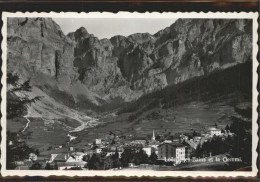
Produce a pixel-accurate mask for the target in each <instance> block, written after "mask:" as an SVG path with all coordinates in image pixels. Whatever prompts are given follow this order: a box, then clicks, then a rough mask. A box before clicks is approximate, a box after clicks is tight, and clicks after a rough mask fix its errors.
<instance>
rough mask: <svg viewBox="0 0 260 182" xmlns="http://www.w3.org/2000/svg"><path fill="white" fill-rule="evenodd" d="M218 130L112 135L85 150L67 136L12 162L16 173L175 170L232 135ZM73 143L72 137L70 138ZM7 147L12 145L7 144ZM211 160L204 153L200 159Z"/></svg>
mask: <svg viewBox="0 0 260 182" xmlns="http://www.w3.org/2000/svg"><path fill="white" fill-rule="evenodd" d="M227 129H228V128H227V127H226V128H225V129H219V128H218V127H216V126H214V127H209V128H208V129H207V131H206V132H205V133H197V132H196V131H193V132H189V133H185V134H180V135H178V137H173V136H171V135H169V136H165V135H160V134H159V133H157V134H155V131H152V132H151V133H152V137H151V138H145V137H143V138H142V137H133V136H132V135H129V136H123V137H122V136H120V135H116V134H114V133H112V132H111V133H110V134H111V138H112V139H111V138H110V139H109V140H108V139H107V138H106V139H105V138H104V139H103V138H97V139H95V141H93V142H92V143H89V144H88V146H85V147H82V148H80V147H73V146H72V145H71V144H70V141H71V135H70V134H69V135H68V138H69V139H68V142H67V144H66V145H61V146H56V147H55V148H51V147H50V148H49V149H48V150H47V151H43V152H41V153H40V152H39V151H36V152H31V153H30V154H29V157H28V158H27V159H26V160H23V161H15V164H16V166H17V167H16V169H19V170H36V169H46V170H108V169H117V170H120V169H130V168H146V169H155V168H156V167H157V168H158V167H160V166H175V167H176V166H178V165H180V164H185V163H187V162H190V161H192V160H193V161H196V160H197V158H199V157H201V156H199V155H198V151H199V149H200V150H203V149H202V148H203V147H202V146H203V144H204V143H207V142H210V141H212V140H213V139H216V138H218V139H220V140H222V141H225V140H226V139H227V138H230V137H231V138H232V137H233V135H234V133H232V132H230V131H229V130H227ZM73 139H75V137H74V138H73ZM8 145H12V142H9V143H8ZM210 156H212V154H211V152H207V151H204V153H203V155H202V157H210Z"/></svg>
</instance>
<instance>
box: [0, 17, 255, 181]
mask: <svg viewBox="0 0 260 182" xmlns="http://www.w3.org/2000/svg"><path fill="white" fill-rule="evenodd" d="M9 17H51V18H126V19H128V18H142V19H143V18H147V19H149V18H157V19H158V18H174V19H177V18H184V19H185V18H192V19H209V18H212V19H227V18H228V19H252V21H253V29H252V30H253V32H252V35H253V41H252V44H253V46H252V47H253V50H252V51H253V54H252V61H253V66H252V76H253V82H252V171H151V170H112V171H111V170H101V171H98V170H88V171H85V170H83V171H80V170H79V171H74V170H73V171H72V170H71V171H69V170H67V171H61V170H6V126H7V125H6V74H7V67H6V66H7V63H6V62H7V18H9ZM257 18H258V13H255V12H249V13H246V12H216V13H213V12H208V13H204V12H199V13H196V12H187V13H182V12H177V13H170V12H164V13H159V12H152V13H149V12H146V13H138V12H133V13H130V12H118V13H110V12H102V13H100V12H90V13H84V12H82V13H74V12H60V13H57V12H50V13H45V12H42V13H38V12H32V13H30V12H25V13H23V12H16V13H9V12H3V13H2V21H3V27H2V36H3V40H2V44H1V48H2V73H3V75H2V79H1V83H2V91H1V97H2V102H1V113H2V118H1V126H2V131H1V136H2V141H1V159H0V161H1V165H2V167H1V175H2V176H3V177H7V176H10V177H11V176H12V177H13V176H44V177H48V176H68V177H75V176H79V177H80V176H85V177H94V176H102V177H119V176H121V177H255V176H256V175H257V166H256V161H257V144H258V136H257V130H258V124H257V118H258V113H257V106H258V102H257V97H258V91H257V82H258V75H257V68H258V61H257V52H258V45H257V40H258V33H257V29H258V22H257Z"/></svg>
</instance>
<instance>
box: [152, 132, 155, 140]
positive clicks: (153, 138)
mask: <svg viewBox="0 0 260 182" xmlns="http://www.w3.org/2000/svg"><path fill="white" fill-rule="evenodd" d="M152 140H155V135H154V130H153V137H152Z"/></svg>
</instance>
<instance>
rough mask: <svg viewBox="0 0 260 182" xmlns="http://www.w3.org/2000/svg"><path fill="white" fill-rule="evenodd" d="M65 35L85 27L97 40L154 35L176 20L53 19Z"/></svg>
mask: <svg viewBox="0 0 260 182" xmlns="http://www.w3.org/2000/svg"><path fill="white" fill-rule="evenodd" d="M53 20H54V21H55V22H56V23H57V24H58V25H60V27H61V29H62V31H63V33H64V34H65V35H67V34H68V33H69V32H74V31H76V30H77V29H78V28H80V27H85V28H86V30H87V31H88V33H90V34H94V35H95V36H96V37H98V38H99V39H103V38H111V37H113V36H115V35H123V36H128V35H131V34H133V33H150V34H155V33H156V32H158V31H159V30H162V29H164V28H166V27H168V26H170V25H171V24H173V23H174V22H175V21H176V19H172V18H171V19H170V18H160V19H155V18H153V19H148V18H128V19H125V18H124V19H123V18H53Z"/></svg>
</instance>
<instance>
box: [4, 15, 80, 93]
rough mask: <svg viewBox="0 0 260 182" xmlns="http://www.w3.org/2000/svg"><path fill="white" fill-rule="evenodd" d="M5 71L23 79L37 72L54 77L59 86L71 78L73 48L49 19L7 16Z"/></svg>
mask: <svg viewBox="0 0 260 182" xmlns="http://www.w3.org/2000/svg"><path fill="white" fill-rule="evenodd" d="M7 29H8V30H7V32H8V38H7V39H8V41H7V42H8V61H7V62H8V71H14V72H17V73H18V74H20V75H21V76H22V77H23V78H24V79H29V78H33V77H34V75H36V74H38V73H42V74H45V75H47V76H50V77H53V78H55V79H56V80H57V83H58V84H59V86H60V87H61V88H63V87H64V89H65V88H66V87H68V85H69V84H71V82H72V81H73V79H74V76H75V74H77V73H76V72H74V71H73V69H74V68H73V62H72V61H71V60H73V59H74V56H73V55H74V48H73V45H72V44H70V43H68V41H67V38H66V36H65V35H64V34H63V33H62V31H61V29H60V27H59V26H58V25H57V24H56V23H55V22H54V21H53V20H52V19H50V18H9V19H8V25H7Z"/></svg>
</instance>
